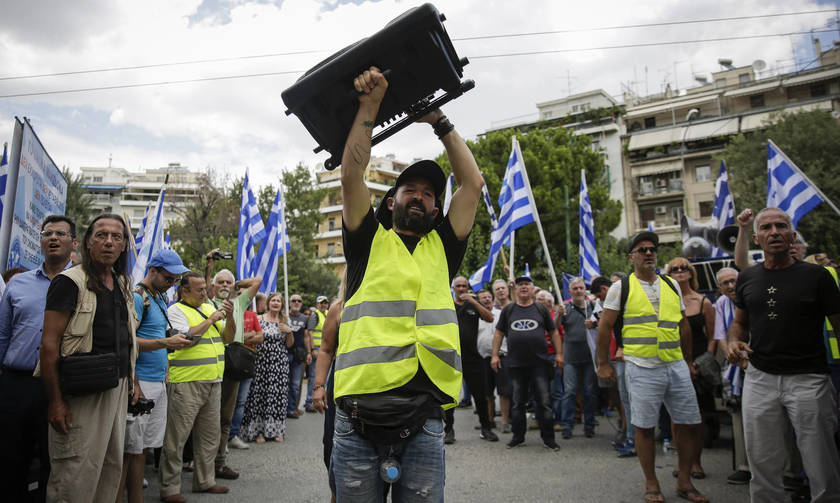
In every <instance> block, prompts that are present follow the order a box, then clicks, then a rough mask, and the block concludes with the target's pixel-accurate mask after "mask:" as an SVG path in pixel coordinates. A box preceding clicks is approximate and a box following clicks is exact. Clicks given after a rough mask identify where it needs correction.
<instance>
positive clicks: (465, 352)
mask: <svg viewBox="0 0 840 503" xmlns="http://www.w3.org/2000/svg"><path fill="white" fill-rule="evenodd" d="M455 314H456V315H458V335H459V336H460V338H461V362H462V363H463V364H464V365H468V364H471V363H472V364H479V363H482V362H483V361H484V359H483V358H482V357H481V355H480V354H478V320H479V318H480V316H479V314H478V310H477V309H476V308H475V307H474V306H473V305H472V304H470V303H469V302H464V303H463V304H461V305H460V306H459V305H458V304H455Z"/></svg>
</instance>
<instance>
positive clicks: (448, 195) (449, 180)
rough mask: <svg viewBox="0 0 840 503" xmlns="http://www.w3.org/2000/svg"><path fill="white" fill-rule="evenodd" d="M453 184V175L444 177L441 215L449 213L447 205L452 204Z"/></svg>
mask: <svg viewBox="0 0 840 503" xmlns="http://www.w3.org/2000/svg"><path fill="white" fill-rule="evenodd" d="M454 184H455V175H453V174H450V175H449V176H448V177H446V190H444V191H443V215H444V216H446V214H447V213H449V204H450V203H452V185H454Z"/></svg>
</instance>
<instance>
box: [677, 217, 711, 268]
mask: <svg viewBox="0 0 840 503" xmlns="http://www.w3.org/2000/svg"><path fill="white" fill-rule="evenodd" d="M680 234H681V235H682V242H683V248H682V252H683V257H686V258H705V257H708V256H709V255H711V254H712V247H714V246H715V245H716V243H717V234H718V227H717V221H716V220H715V219H711V220H710V221H708V222H706V223H702V224H701V223H699V222H697V221H696V220H694V219H693V218H691V217H689V216H687V215H683V216H682V218H681V219H680Z"/></svg>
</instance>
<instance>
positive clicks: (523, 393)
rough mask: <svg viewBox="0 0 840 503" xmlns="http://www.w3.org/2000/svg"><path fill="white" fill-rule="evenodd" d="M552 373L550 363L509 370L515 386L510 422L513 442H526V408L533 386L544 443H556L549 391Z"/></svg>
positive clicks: (510, 368)
mask: <svg viewBox="0 0 840 503" xmlns="http://www.w3.org/2000/svg"><path fill="white" fill-rule="evenodd" d="M551 373H552V370H551V366H550V365H549V364H548V363H545V364H542V363H541V364H537V365H536V366H533V367H509V368H508V375H510V382H511V384H512V386H513V404H512V406H511V408H510V409H511V410H510V420H511V423H513V438H511V441H512V442H513V441H516V442H522V441H524V440H525V407H526V405H527V403H528V388H529V386H530V385H531V384H533V385H534V398H535V399H536V402H537V404H536V407H535V409H537V410H536V414H535V415H536V416H537V421H538V422H539V423H540V436H541V437H542V441H543V443H550V442H554V429H553V426H552V423H553V421H552V419H551V397H550V394H549V391H548V381H549V376H550V375H551ZM539 409H542V410H539Z"/></svg>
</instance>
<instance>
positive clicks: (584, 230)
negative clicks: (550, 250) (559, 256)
mask: <svg viewBox="0 0 840 503" xmlns="http://www.w3.org/2000/svg"><path fill="white" fill-rule="evenodd" d="M578 254H579V255H580V277H581V278H583V279H584V281H586V283H587V284H588V283H590V282H591V281H592V278H594V277H596V276H600V275H601V267H600V266H599V265H598V251H597V250H596V249H595V221H594V220H593V219H592V205H590V204H589V188H588V187H587V186H586V173H585V172H584V171H583V170H580V248H579V251H578Z"/></svg>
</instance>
